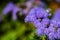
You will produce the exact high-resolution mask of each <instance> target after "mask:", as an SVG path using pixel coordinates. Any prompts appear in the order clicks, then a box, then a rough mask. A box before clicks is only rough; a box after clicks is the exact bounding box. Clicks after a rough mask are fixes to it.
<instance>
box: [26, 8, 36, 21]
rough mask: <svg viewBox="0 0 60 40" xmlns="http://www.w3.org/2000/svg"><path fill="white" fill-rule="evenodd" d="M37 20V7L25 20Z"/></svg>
mask: <svg viewBox="0 0 60 40" xmlns="http://www.w3.org/2000/svg"><path fill="white" fill-rule="evenodd" d="M35 20H36V15H35V9H31V10H30V12H29V14H28V15H27V16H26V18H25V22H32V21H35Z"/></svg>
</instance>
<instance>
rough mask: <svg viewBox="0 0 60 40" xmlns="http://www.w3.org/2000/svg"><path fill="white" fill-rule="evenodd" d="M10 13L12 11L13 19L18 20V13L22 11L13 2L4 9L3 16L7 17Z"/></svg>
mask: <svg viewBox="0 0 60 40" xmlns="http://www.w3.org/2000/svg"><path fill="white" fill-rule="evenodd" d="M10 11H12V19H13V20H16V19H17V17H16V13H17V12H18V11H20V9H19V8H18V7H17V6H16V5H15V4H14V3H13V2H9V3H8V4H7V5H6V7H5V8H4V9H3V14H4V15H7V14H8V13H9V12H10Z"/></svg>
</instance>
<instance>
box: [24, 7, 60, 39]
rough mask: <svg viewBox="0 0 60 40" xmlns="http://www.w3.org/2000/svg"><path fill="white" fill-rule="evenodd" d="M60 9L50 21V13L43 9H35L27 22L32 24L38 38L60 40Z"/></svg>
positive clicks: (30, 13)
mask: <svg viewBox="0 0 60 40" xmlns="http://www.w3.org/2000/svg"><path fill="white" fill-rule="evenodd" d="M59 15H60V9H57V10H56V11H55V13H54V15H53V17H52V19H49V18H48V16H49V13H48V12H47V11H46V10H45V9H44V8H41V7H38V6H36V7H34V8H32V9H31V10H30V12H29V14H28V15H27V16H26V18H25V22H32V23H33V24H34V25H35V27H36V34H37V35H38V36H41V35H47V36H48V38H49V40H55V39H60V16H59Z"/></svg>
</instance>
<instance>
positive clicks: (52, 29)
mask: <svg viewBox="0 0 60 40" xmlns="http://www.w3.org/2000/svg"><path fill="white" fill-rule="evenodd" d="M48 29H49V31H50V32H54V33H55V32H56V30H55V28H54V27H52V26H49V28H48Z"/></svg>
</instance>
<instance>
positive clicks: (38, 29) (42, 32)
mask: <svg viewBox="0 0 60 40" xmlns="http://www.w3.org/2000/svg"><path fill="white" fill-rule="evenodd" d="M44 29H45V28H44V27H40V28H37V29H36V34H37V35H38V36H41V35H43V34H44Z"/></svg>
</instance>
